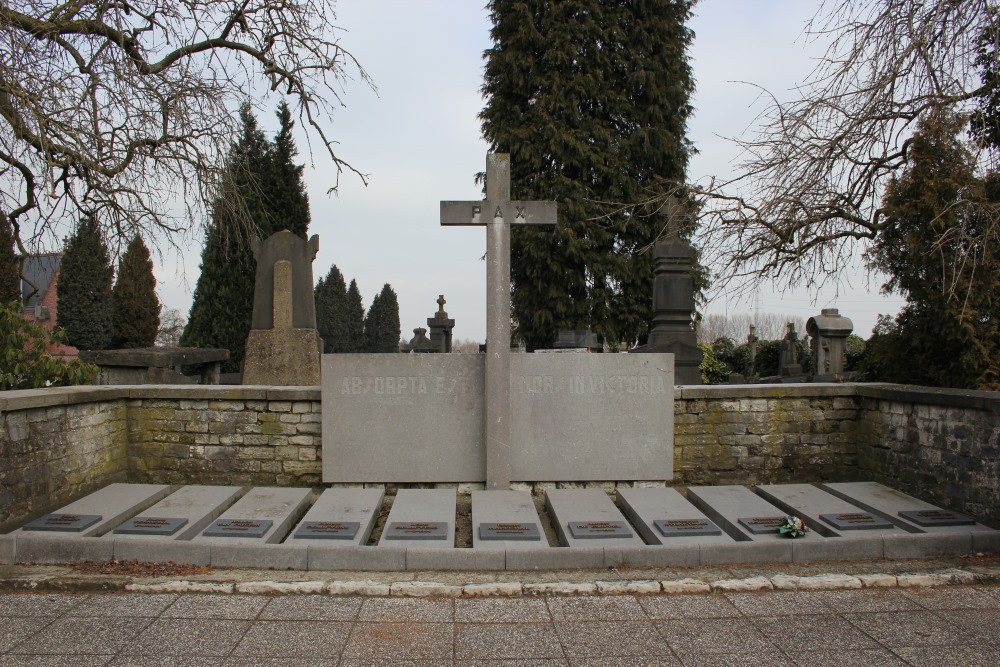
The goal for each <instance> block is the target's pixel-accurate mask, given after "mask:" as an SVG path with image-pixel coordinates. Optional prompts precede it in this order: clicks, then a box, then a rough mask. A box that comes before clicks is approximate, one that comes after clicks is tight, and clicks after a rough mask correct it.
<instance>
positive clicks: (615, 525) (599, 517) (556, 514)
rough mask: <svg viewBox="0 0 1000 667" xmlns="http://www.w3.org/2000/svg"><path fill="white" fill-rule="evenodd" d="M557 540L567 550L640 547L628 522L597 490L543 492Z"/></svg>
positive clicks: (638, 540)
mask: <svg viewBox="0 0 1000 667" xmlns="http://www.w3.org/2000/svg"><path fill="white" fill-rule="evenodd" d="M545 505H546V507H547V508H548V510H549V515H550V516H551V517H552V521H553V523H555V524H556V531H557V532H558V533H559V541H560V542H561V543H562V544H564V545H566V546H568V547H584V546H586V547H593V546H642V544H643V541H642V540H641V539H640V538H639V537H638V536H636V534H635V533H634V532H633V531H632V528H631V526H630V525H629V523H628V521H627V520H626V519H625V517H624V516H622V513H621V512H619V511H618V508H617V507H615V504H614V503H613V502H611V499H610V498H608V496H607V494H606V493H604V491H602V490H600V489H550V490H548V491H546V492H545Z"/></svg>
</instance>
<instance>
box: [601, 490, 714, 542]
mask: <svg viewBox="0 0 1000 667" xmlns="http://www.w3.org/2000/svg"><path fill="white" fill-rule="evenodd" d="M616 503H617V505H618V507H619V508H620V509H621V510H622V512H623V513H624V514H625V516H626V517H628V518H629V520H630V521H631V522H632V524H633V525H634V526H635V527H636V529H637V530H638V531H639V534H640V535H642V539H644V540H645V541H646V542H647V543H648V544H651V545H652V544H659V545H682V544H692V543H701V542H706V543H713V542H718V543H723V544H729V543H732V541H733V538H731V537H730V536H729V535H727V534H726V533H725V532H723V530H722V529H721V528H719V527H718V526H716V525H715V524H714V523H713V522H712V520H711V519H709V518H708V517H707V516H705V515H704V514H703V513H702V512H701V510H699V509H698V508H696V507H695V506H694V505H692V504H691V503H690V502H688V501H687V500H686V499H685V498H684V496H682V495H681V494H680V493H679V492H678V491H677V489H672V488H652V489H626V488H620V489H618V492H617V494H616Z"/></svg>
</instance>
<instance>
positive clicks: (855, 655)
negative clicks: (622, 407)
mask: <svg viewBox="0 0 1000 667" xmlns="http://www.w3.org/2000/svg"><path fill="white" fill-rule="evenodd" d="M998 664H1000V586H998V585H994V584H987V585H981V586H944V587H936V588H909V589H901V588H895V589H878V588H873V589H862V590H833V591H795V592H783V591H769V592H727V593H715V594H707V595H667V594H654V595H615V596H574V597H557V596H549V597H493V598H481V599H470V598H462V597H457V598H452V597H449V598H396V597H362V596H345V597H336V596H330V595H285V596H266V595H241V594H235V595H206V594H173V593H159V594H149V593H121V592H117V593H104V594H100V593H99V594H81V593H46V594H39V593H30V592H25V593H5V594H2V595H0V665H4V666H7V665H11V666H12V665H113V666H125V665H137V666H145V665H156V666H163V667H166V666H173V665H178V666H179V665H184V666H189V665H227V666H228V665H232V666H234V667H235V666H237V665H254V666H256V665H281V666H283V667H296V666H298V665H343V666H347V665H609V666H612V665H637V666H638V665H768V666H780V665H836V666H837V667H849V666H850V665H866V666H867V665H948V666H972V665H988V666H990V667H995V666H996V665H998Z"/></svg>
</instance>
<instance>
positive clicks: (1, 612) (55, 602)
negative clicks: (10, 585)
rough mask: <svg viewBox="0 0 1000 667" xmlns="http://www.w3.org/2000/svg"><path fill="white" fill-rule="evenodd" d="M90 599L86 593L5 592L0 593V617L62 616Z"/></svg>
mask: <svg viewBox="0 0 1000 667" xmlns="http://www.w3.org/2000/svg"><path fill="white" fill-rule="evenodd" d="M89 599H90V596H87V595H80V596H76V595H60V594H58V593H49V594H38V593H7V594H0V617H14V616H62V615H63V614H65V613H66V612H68V611H70V610H71V609H73V608H74V607H77V606H79V605H81V604H84V603H85V602H87V601H88V600H89Z"/></svg>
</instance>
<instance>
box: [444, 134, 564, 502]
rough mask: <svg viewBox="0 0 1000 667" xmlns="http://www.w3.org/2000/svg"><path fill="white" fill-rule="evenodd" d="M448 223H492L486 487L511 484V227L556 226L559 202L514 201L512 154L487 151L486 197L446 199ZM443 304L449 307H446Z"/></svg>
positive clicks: (489, 229)
mask: <svg viewBox="0 0 1000 667" xmlns="http://www.w3.org/2000/svg"><path fill="white" fill-rule="evenodd" d="M441 224H442V225H444V226H452V225H457V226H469V225H477V226H485V227H486V344H487V348H486V355H487V356H486V488H488V489H503V490H506V489H509V488H510V482H511V479H510V475H511V472H510V471H511V463H510V226H511V225H554V224H556V203H555V202H550V201H511V199H510V155H508V154H506V153H489V154H488V155H487V156H486V199H484V200H483V201H443V202H441ZM442 307H443V306H442Z"/></svg>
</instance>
